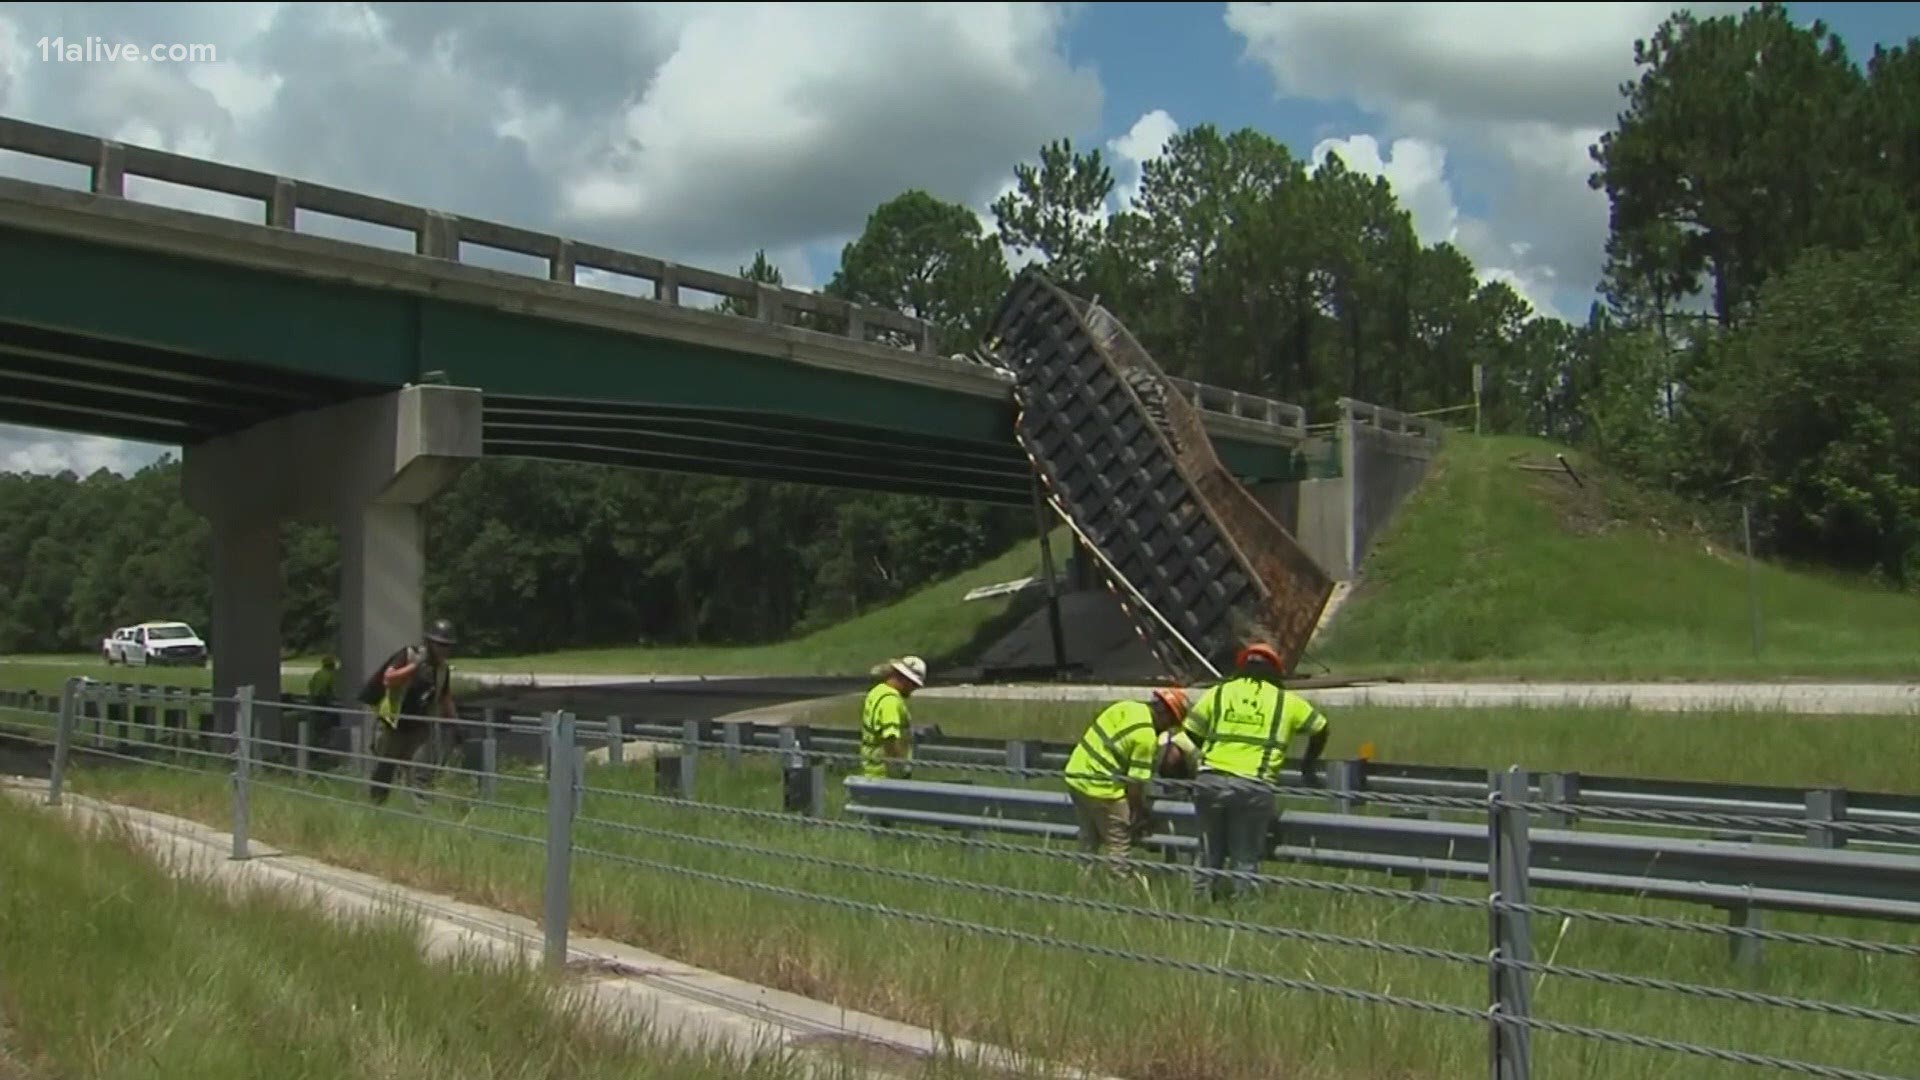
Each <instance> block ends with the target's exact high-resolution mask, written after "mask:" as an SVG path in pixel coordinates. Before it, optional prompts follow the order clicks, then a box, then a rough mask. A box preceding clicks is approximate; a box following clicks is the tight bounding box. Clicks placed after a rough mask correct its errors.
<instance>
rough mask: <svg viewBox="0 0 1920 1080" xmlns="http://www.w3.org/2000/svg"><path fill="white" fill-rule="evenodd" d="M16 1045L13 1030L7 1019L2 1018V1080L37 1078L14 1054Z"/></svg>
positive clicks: (30, 1079)
mask: <svg viewBox="0 0 1920 1080" xmlns="http://www.w3.org/2000/svg"><path fill="white" fill-rule="evenodd" d="M15 1045H16V1044H15V1043H14V1039H13V1032H12V1031H11V1030H10V1029H9V1028H8V1027H7V1024H6V1021H5V1020H0V1080H37V1078H36V1077H35V1075H34V1074H33V1073H32V1072H31V1071H29V1070H28V1069H27V1067H26V1065H25V1064H23V1063H22V1062H21V1060H20V1059H19V1057H17V1056H16V1055H15V1054H14V1052H13V1048H14V1046H15Z"/></svg>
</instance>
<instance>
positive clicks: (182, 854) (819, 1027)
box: [0, 777, 1117, 1080]
mask: <svg viewBox="0 0 1920 1080" xmlns="http://www.w3.org/2000/svg"><path fill="white" fill-rule="evenodd" d="M46 790H47V785H46V782H45V781H41V780H28V779H22V778H18V777H9V778H6V779H5V780H3V781H0V791H4V792H5V794H6V795H7V797H9V798H11V799H13V800H15V801H17V802H24V803H29V804H33V805H37V806H41V807H43V808H45V809H48V810H50V811H53V812H56V813H62V814H64V815H65V816H66V817H68V818H69V819H70V820H74V821H77V822H81V823H103V824H104V823H108V822H112V821H119V822H123V823H125V825H126V826H127V828H128V831H129V833H130V834H131V835H132V836H133V837H134V838H135V839H137V840H138V841H139V842H140V843H141V844H142V845H144V846H145V847H146V848H147V849H148V850H149V851H151V852H152V853H153V854H154V856H155V857H156V858H157V859H158V860H159V861H160V862H161V863H162V864H163V865H164V866H166V867H167V868H168V869H169V870H170V871H172V872H173V873H175V874H176V875H180V876H191V877H195V878H199V879H201V880H206V881H209V882H212V883H215V884H218V885H221V886H225V887H227V888H230V889H258V888H274V887H279V888H284V889H289V890H291V891H292V892H294V893H295V894H297V895H300V896H302V897H303V898H305V899H307V900H308V901H310V902H312V903H314V904H315V905H317V906H319V907H321V908H324V909H325V910H326V911H328V912H329V913H332V914H336V915H344V916H349V917H355V916H370V915H380V914H395V913H398V914H403V915H407V916H411V917H413V918H415V919H417V920H418V922H419V925H420V927H421V930H422V936H421V947H422V949H423V950H424V951H425V953H426V954H427V955H428V956H429V957H431V958H435V959H451V958H454V957H457V956H460V955H471V954H472V953H473V952H475V951H478V952H482V953H487V954H491V955H494V956H497V957H502V958H506V959H509V960H524V961H526V962H528V963H538V962H539V959H540V954H541V943H542V941H543V935H542V932H541V929H540V927H539V925H538V924H537V923H535V922H534V921H533V920H531V919H525V918H522V917H520V916H518V915H510V914H507V913H505V912H501V911H496V910H494V909H492V908H484V907H479V906H477V905H474V904H468V903H464V902H462V901H459V900H455V899H452V898H451V897H446V896H440V895H437V894H434V893H428V892H423V891H421V890H418V889H412V888H407V887H405V886H402V885H396V884H394V883H392V882H389V881H386V880H384V879H382V878H377V877H373V876H371V875H368V874H362V873H358V872H356V871H352V870H344V869H341V868H339V867H334V866H329V865H327V864H325V863H321V862H317V861H315V860H313V859H308V858H305V857H303V856H299V855H293V854H289V853H287V852H284V851H282V850H280V849H277V848H273V847H270V846H268V845H266V844H262V843H259V842H257V841H256V842H254V843H252V844H251V852H252V856H253V857H252V858H250V859H247V860H244V861H234V860H232V859H231V858H230V855H231V852H232V840H231V838H230V836H229V834H228V833H226V832H223V831H221V830H218V829H211V828H208V827H207V826H205V825H202V824H200V823H198V822H195V821H188V820H186V819H184V818H177V817H172V816H170V815H166V814H159V813H154V812H152V811H148V810H140V809H135V808H132V807H126V806H120V805H117V804H114V803H109V802H103V801H101V800H98V799H92V798H88V797H85V796H78V795H74V794H72V793H71V792H67V793H63V794H62V796H61V803H62V805H61V806H59V807H45V802H46ZM568 967H569V968H570V969H573V970H575V971H576V972H577V979H578V981H577V983H576V986H577V988H578V990H579V991H580V992H581V993H582V994H583V995H584V1000H586V1001H587V1002H588V1003H589V1004H590V1005H591V1006H593V1007H594V1008H595V1009H596V1010H597V1011H598V1012H599V1013H600V1014H601V1015H602V1017H603V1018H604V1019H606V1020H608V1021H610V1022H614V1023H644V1024H647V1025H649V1026H650V1027H651V1028H652V1030H654V1031H656V1032H658V1033H659V1034H661V1035H662V1036H665V1037H668V1038H672V1039H677V1040H679V1041H681V1042H684V1043H687V1044H689V1045H694V1046H698V1047H717V1048H724V1049H728V1050H732V1051H735V1052H737V1053H739V1054H741V1055H751V1054H756V1053H767V1052H770V1051H784V1052H785V1053H787V1054H789V1055H791V1056H792V1057H791V1059H792V1060H794V1061H795V1062H796V1063H797V1064H804V1065H806V1066H810V1071H812V1072H814V1073H815V1074H816V1075H840V1076H845V1075H855V1076H858V1075H874V1076H914V1075H918V1074H919V1073H920V1072H921V1071H922V1070H923V1068H924V1067H928V1066H935V1065H938V1064H950V1065H952V1066H955V1067H959V1068H963V1069H964V1068H965V1067H966V1066H968V1065H972V1066H973V1067H975V1068H977V1069H978V1070H979V1072H978V1075H981V1076H1019V1077H1027V1076H1044V1077H1059V1078H1062V1080H1065V1078H1072V1080H1117V1078H1113V1077H1104V1076H1099V1075H1097V1074H1091V1073H1086V1072H1080V1071H1075V1070H1067V1069H1060V1068H1057V1067H1053V1066H1049V1065H1047V1064H1046V1063H1043V1062H1036V1061H1032V1060H1028V1059H1024V1058H1021V1057H1019V1056H1018V1055H1015V1054H1012V1053H1010V1052H1008V1051H1005V1050H1002V1049H1000V1048H997V1047H990V1046H985V1045H982V1044H979V1043H974V1042H971V1041H968V1040H963V1039H949V1038H946V1037H943V1036H941V1035H938V1034H936V1033H934V1032H932V1031H928V1030H926V1029H925V1028H918V1027H914V1026H912V1025H909V1024H902V1023H897V1022H895V1021H892V1020H886V1019H882V1018H880V1017H876V1016H869V1015H867V1014H866V1013H861V1012H854V1011H852V1010H848V1009H843V1008H841V1007H839V1006H836V1005H830V1004H825V1003H823V1002H818V1001H814V1000H812V999H810V998H804V997H801V996H800V995H798V994H790V993H787V992H785V991H782V990H774V989H770V988H768V987H764V986H757V985H755V984H753V983H748V982H743V981H741V980H739V979H734V978H730V977H728V976H725V975H720V974H716V973H714V972H711V971H706V970H703V969H701V968H697V967H693V966H692V965H689V964H683V963H680V962H678V961H676V960H671V959H668V958H667V957H664V956H660V955H658V954H656V953H651V952H647V951H646V950H644V949H638V948H635V947H633V946H631V945H625V944H622V943H620V942H616V941H608V940H606V939H603V938H590V937H582V936H574V937H572V938H571V939H570V940H569V949H568ZM842 1051H844V1053H842ZM856 1062H857V1064H855V1063H856ZM881 1062H891V1064H882V1063H881ZM962 1075H971V1074H970V1073H964V1072H963V1073H962Z"/></svg>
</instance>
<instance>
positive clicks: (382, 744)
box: [368, 717, 433, 806]
mask: <svg viewBox="0 0 1920 1080" xmlns="http://www.w3.org/2000/svg"><path fill="white" fill-rule="evenodd" d="M373 726H374V729H375V730H374V737H373V758H374V762H373V776H372V777H371V778H370V779H371V785H370V790H369V792H368V794H370V795H371V796H372V797H373V801H374V804H375V805H376V806H377V805H381V804H383V803H385V802H386V801H387V795H388V793H389V792H391V790H392V788H391V786H390V785H391V784H392V782H393V774H394V772H395V771H399V772H401V773H403V774H404V775H403V776H402V777H401V783H403V784H405V785H406V786H407V787H408V788H410V789H411V790H412V791H413V793H414V798H415V799H416V800H418V799H419V797H420V794H421V791H422V789H423V788H424V787H430V786H432V782H433V775H432V773H431V771H429V770H426V769H421V768H418V767H417V766H415V764H414V757H415V756H416V755H417V754H419V752H420V748H421V747H423V746H425V745H426V744H427V740H428V739H429V738H431V737H432V735H433V725H431V724H429V723H427V722H425V721H423V720H416V719H413V718H411V717H401V718H400V722H399V723H398V724H388V723H386V722H385V721H383V720H381V719H380V718H379V717H375V718H374V721H373ZM423 780H424V781H426V783H425V784H423V783H422V781H423Z"/></svg>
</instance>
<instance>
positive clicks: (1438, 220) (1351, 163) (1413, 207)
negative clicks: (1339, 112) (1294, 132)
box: [1312, 135, 1460, 244]
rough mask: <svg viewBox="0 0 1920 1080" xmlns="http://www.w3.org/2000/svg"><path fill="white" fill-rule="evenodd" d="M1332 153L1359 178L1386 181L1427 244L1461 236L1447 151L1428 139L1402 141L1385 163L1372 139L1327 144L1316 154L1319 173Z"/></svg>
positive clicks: (1391, 149)
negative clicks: (1379, 177) (1364, 175)
mask: <svg viewBox="0 0 1920 1080" xmlns="http://www.w3.org/2000/svg"><path fill="white" fill-rule="evenodd" d="M1329 153H1335V154H1338V155H1340V160H1341V161H1342V162H1344V163H1345V164H1346V166H1347V168H1349V169H1351V170H1353V171H1354V172H1360V173H1365V174H1367V175H1368V176H1384V177H1386V179H1387V183H1388V184H1389V185H1391V186H1392V188H1393V194H1394V198H1395V199H1396V200H1398V202H1399V203H1400V208H1401V209H1403V210H1405V211H1407V212H1408V213H1409V214H1411V215H1412V216H1413V231H1414V233H1415V234H1416V235H1417V236H1419V237H1420V241H1421V243H1425V244H1437V243H1442V242H1444V241H1450V240H1453V239H1454V238H1455V237H1456V236H1457V235H1458V233H1459V227H1458V224H1459V218H1460V211H1459V210H1458V209H1457V208H1456V207H1455V206H1454V204H1453V187H1452V185H1451V184H1449V183H1448V182H1447V178H1446V168H1447V150H1446V147H1444V146H1440V145H1439V144H1437V143H1431V142H1428V141H1426V140H1425V139H1415V138H1399V139H1395V140H1394V141H1393V145H1392V146H1391V147H1389V148H1388V151H1387V155H1386V156H1385V157H1382V156H1381V154H1380V143H1379V140H1377V139H1375V138H1374V137H1373V136H1371V135H1350V136H1348V137H1347V138H1344V139H1323V140H1321V141H1320V142H1319V143H1318V144H1317V145H1315V146H1314V148H1313V154H1312V161H1313V166H1314V168H1316V169H1318V168H1319V167H1320V166H1321V165H1322V164H1324V163H1325V162H1326V159H1327V155H1328V154H1329Z"/></svg>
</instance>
